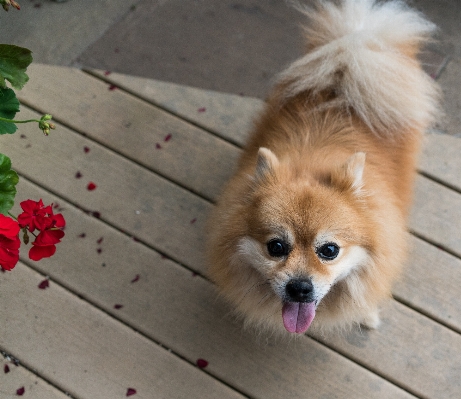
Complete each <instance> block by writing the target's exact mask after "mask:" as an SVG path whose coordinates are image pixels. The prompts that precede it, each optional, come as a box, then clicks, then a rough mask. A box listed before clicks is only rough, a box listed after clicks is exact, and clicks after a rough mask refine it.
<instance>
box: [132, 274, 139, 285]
mask: <svg viewBox="0 0 461 399" xmlns="http://www.w3.org/2000/svg"><path fill="white" fill-rule="evenodd" d="M139 277H140V276H139V274H137V275H136V276H135V278H134V279H133V280H131V282H132V283H136V281H139Z"/></svg>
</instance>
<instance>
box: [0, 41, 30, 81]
mask: <svg viewBox="0 0 461 399" xmlns="http://www.w3.org/2000/svg"><path fill="white" fill-rule="evenodd" d="M31 62H32V52H31V51H30V50H28V49H26V48H23V47H19V46H14V45H12V44H0V87H3V88H5V87H6V82H5V79H6V80H8V81H9V82H10V83H11V86H13V87H14V88H15V89H18V90H19V89H22V88H23V87H24V85H25V84H26V83H27V81H28V80H29V76H27V74H26V69H27V67H28V66H29V65H30V63H31Z"/></svg>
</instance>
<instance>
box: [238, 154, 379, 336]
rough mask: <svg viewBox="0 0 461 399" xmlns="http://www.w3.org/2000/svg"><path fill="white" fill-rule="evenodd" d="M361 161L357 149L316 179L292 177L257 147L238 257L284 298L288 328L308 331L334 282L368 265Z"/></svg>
mask: <svg viewBox="0 0 461 399" xmlns="http://www.w3.org/2000/svg"><path fill="white" fill-rule="evenodd" d="M364 160H365V158H364V155H363V154H356V155H355V156H354V157H353V158H351V159H350V160H349V161H348V162H346V164H344V165H342V166H341V167H340V168H338V169H337V170H335V171H333V172H332V175H330V176H329V177H328V178H327V179H325V181H324V182H319V181H316V180H314V179H307V178H305V177H300V176H295V175H294V174H293V172H292V168H285V167H284V165H283V164H282V163H281V162H279V161H278V160H277V158H276V157H275V155H274V154H273V153H271V152H270V151H268V150H265V149H262V150H260V152H259V158H258V165H257V168H256V175H255V178H254V188H253V191H252V197H251V208H250V211H249V213H248V214H247V215H246V217H247V226H248V234H246V235H245V236H244V237H241V238H240V239H239V241H238V245H237V250H236V252H235V254H234V262H237V263H239V264H240V265H242V264H244V265H246V266H247V267H251V268H253V269H254V270H256V271H257V272H258V273H257V275H259V276H260V281H259V282H258V283H259V284H266V285H269V286H270V290H266V291H265V294H264V295H272V296H273V297H274V299H277V300H278V301H279V303H280V306H281V307H282V316H283V324H284V326H285V328H286V329H287V330H288V331H289V332H297V333H301V332H304V331H305V330H307V328H309V326H310V324H311V322H312V320H313V319H314V316H315V311H316V308H317V306H318V305H319V304H320V302H321V301H322V299H323V298H325V296H326V295H327V294H328V293H329V291H330V289H331V288H332V287H333V286H334V285H335V283H337V282H338V281H340V280H343V279H344V278H346V277H347V276H348V275H350V274H351V273H352V272H353V271H354V270H358V269H359V268H360V267H361V266H362V265H364V264H366V263H367V262H369V259H370V255H369V252H368V250H367V240H366V238H365V237H366V230H365V226H364V223H363V220H362V217H361V215H360V206H362V205H361V199H360V195H361V193H360V190H361V178H362V173H363V167H364ZM252 284H254V282H252ZM261 300H263V298H261Z"/></svg>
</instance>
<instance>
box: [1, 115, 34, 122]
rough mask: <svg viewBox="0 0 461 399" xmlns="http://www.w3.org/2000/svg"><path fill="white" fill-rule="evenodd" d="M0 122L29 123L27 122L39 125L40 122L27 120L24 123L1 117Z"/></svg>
mask: <svg viewBox="0 0 461 399" xmlns="http://www.w3.org/2000/svg"><path fill="white" fill-rule="evenodd" d="M0 121H2V122H8V123H29V122H38V123H40V122H41V121H39V120H38V119H28V120H26V121H16V120H14V119H7V118H2V117H1V116H0Z"/></svg>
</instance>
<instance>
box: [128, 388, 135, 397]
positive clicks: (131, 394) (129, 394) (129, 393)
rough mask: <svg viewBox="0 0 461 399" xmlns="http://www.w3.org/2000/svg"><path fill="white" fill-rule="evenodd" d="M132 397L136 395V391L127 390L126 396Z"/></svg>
mask: <svg viewBox="0 0 461 399" xmlns="http://www.w3.org/2000/svg"><path fill="white" fill-rule="evenodd" d="M133 395H136V389H134V388H128V389H127V390H126V396H133Z"/></svg>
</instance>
